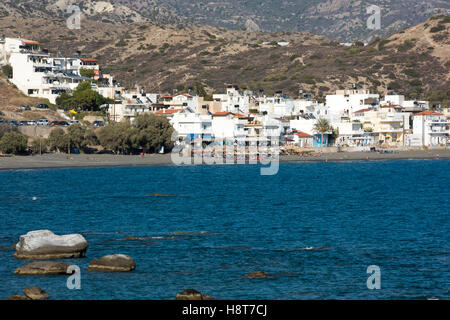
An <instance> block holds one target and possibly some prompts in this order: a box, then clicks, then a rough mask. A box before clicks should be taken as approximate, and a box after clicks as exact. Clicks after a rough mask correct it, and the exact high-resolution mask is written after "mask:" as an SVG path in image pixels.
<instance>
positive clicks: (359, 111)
mask: <svg viewBox="0 0 450 320" xmlns="http://www.w3.org/2000/svg"><path fill="white" fill-rule="evenodd" d="M370 110H372V109H361V110H358V111H355V112H353V113H364V112H367V111H370Z"/></svg>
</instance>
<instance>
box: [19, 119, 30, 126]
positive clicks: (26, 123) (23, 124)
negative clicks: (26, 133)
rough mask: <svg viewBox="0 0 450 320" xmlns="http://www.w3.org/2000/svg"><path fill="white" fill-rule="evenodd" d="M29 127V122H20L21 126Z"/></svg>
mask: <svg viewBox="0 0 450 320" xmlns="http://www.w3.org/2000/svg"><path fill="white" fill-rule="evenodd" d="M27 125H28V121H26V120H22V121H20V122H19V126H27Z"/></svg>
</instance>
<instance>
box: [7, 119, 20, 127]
mask: <svg viewBox="0 0 450 320" xmlns="http://www.w3.org/2000/svg"><path fill="white" fill-rule="evenodd" d="M9 124H10V125H11V126H18V125H19V123H18V122H17V121H16V120H11V121H10V122H9Z"/></svg>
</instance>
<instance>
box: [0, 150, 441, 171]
mask: <svg viewBox="0 0 450 320" xmlns="http://www.w3.org/2000/svg"><path fill="white" fill-rule="evenodd" d="M431 159H450V149H433V150H409V151H396V152H394V153H378V152H330V153H325V152H324V153H322V154H321V155H320V156H305V157H301V156H294V155H288V156H280V159H279V161H280V162H282V163H286V162H340V161H382V160H383V161H387V160H431ZM175 165H176V164H174V163H173V162H172V159H171V155H170V154H164V155H160V154H154V155H145V156H144V157H141V156H136V155H133V156H129V155H128V156H126V155H109V154H79V155H67V154H44V155H34V156H10V157H1V156H0V170H24V169H63V168H93V167H146V166H175ZM219 165H220V164H219Z"/></svg>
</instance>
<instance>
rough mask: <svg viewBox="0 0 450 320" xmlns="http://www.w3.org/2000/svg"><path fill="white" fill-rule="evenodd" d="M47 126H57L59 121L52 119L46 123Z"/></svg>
mask: <svg viewBox="0 0 450 320" xmlns="http://www.w3.org/2000/svg"><path fill="white" fill-rule="evenodd" d="M48 125H49V126H51V127H54V126H59V121H56V120H55V121H52V122H50V123H49V124H48Z"/></svg>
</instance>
